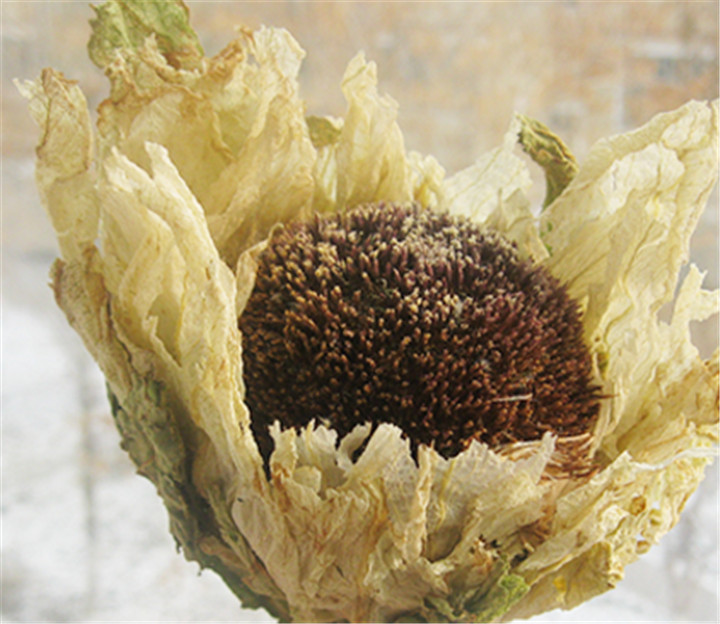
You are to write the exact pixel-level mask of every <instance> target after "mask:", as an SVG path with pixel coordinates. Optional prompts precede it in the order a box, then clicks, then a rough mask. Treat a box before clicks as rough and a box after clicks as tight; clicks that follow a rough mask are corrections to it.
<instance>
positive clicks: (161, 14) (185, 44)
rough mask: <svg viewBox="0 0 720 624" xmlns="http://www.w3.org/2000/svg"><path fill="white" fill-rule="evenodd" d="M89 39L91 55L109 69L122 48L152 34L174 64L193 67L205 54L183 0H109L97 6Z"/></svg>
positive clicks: (129, 46) (131, 47)
mask: <svg viewBox="0 0 720 624" xmlns="http://www.w3.org/2000/svg"><path fill="white" fill-rule="evenodd" d="M92 8H93V10H94V11H95V14H96V17H95V18H94V19H92V20H90V25H91V26H92V35H91V37H90V41H89V42H88V53H89V55H90V59H91V60H92V62H93V63H95V65H97V66H98V67H100V68H101V69H105V68H106V67H107V66H108V65H109V64H110V63H111V62H112V61H113V60H114V59H115V57H116V54H117V51H118V50H135V49H137V48H139V47H140V46H141V45H142V44H143V43H144V42H145V39H147V38H148V37H149V36H150V35H155V38H156V40H157V43H158V47H159V49H160V51H161V52H162V54H163V55H164V56H165V58H167V59H168V62H169V63H170V64H171V65H173V66H174V67H182V68H187V69H189V68H192V67H193V66H194V65H196V64H197V63H198V61H199V60H200V59H201V58H202V57H203V50H202V47H201V45H200V41H199V40H198V38H197V35H196V34H195V31H194V30H193V29H192V27H191V26H190V22H189V11H188V8H187V6H185V4H184V3H183V2H182V1H181V0H166V1H164V2H147V1H146V0H109V1H108V2H105V3H104V4H102V5H100V6H93V7H92Z"/></svg>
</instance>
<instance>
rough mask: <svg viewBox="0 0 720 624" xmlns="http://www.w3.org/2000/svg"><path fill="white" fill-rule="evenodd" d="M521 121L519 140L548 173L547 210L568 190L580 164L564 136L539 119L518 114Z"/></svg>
mask: <svg viewBox="0 0 720 624" xmlns="http://www.w3.org/2000/svg"><path fill="white" fill-rule="evenodd" d="M517 117H518V119H519V120H520V126H521V127H520V132H519V133H518V141H519V142H520V145H522V148H523V150H524V151H525V153H526V154H528V155H529V156H530V158H532V159H533V160H534V161H535V162H536V163H537V164H538V165H540V166H541V167H542V168H543V169H544V170H545V183H546V185H547V190H546V191H545V201H544V202H543V208H547V207H548V206H549V205H550V204H551V203H552V202H553V201H555V198H556V197H558V196H559V195H560V193H562V192H563V191H564V190H565V187H566V186H567V185H568V184H570V182H571V180H572V179H573V178H574V177H575V174H576V173H577V171H578V164H577V162H576V160H575V157H574V156H573V155H572V152H571V151H570V149H569V148H568V146H567V145H565V143H564V142H563V141H562V139H561V138H560V137H558V136H557V135H556V134H554V133H553V132H551V131H550V129H549V128H548V127H547V126H546V125H544V124H542V123H540V122H539V121H537V120H535V119H531V118H530V117H526V116H525V115H520V114H517Z"/></svg>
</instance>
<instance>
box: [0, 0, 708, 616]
mask: <svg viewBox="0 0 720 624" xmlns="http://www.w3.org/2000/svg"><path fill="white" fill-rule="evenodd" d="M189 4H190V10H191V18H192V22H193V24H194V25H195V27H196V28H197V30H198V31H199V33H200V37H201V40H202V42H203V45H204V46H205V49H206V51H207V52H208V53H209V54H214V53H216V52H218V51H219V50H220V49H221V48H222V46H223V45H224V43H226V42H227V41H228V40H229V39H230V38H231V37H232V35H233V29H234V26H235V25H238V24H241V23H244V24H246V25H248V26H250V27H257V26H259V25H260V24H262V23H265V24H268V25H274V26H284V27H286V28H287V29H288V30H290V31H291V32H292V33H293V35H294V36H295V37H296V38H297V39H298V41H299V42H300V44H301V45H302V46H303V47H304V48H305V49H306V50H307V53H308V55H307V58H306V62H305V64H304V66H303V70H302V73H301V84H302V89H303V93H304V97H305V98H306V101H307V105H308V112H309V113H322V114H336V115H341V114H343V111H344V103H343V100H342V96H341V92H340V89H339V83H340V79H341V77H342V74H343V71H344V68H345V65H346V64H347V62H348V61H349V60H350V58H352V56H353V55H354V54H355V53H356V52H357V51H358V50H364V51H365V53H366V55H367V57H368V58H370V59H372V60H374V61H376V62H377V64H378V67H379V80H380V89H381V90H382V91H384V92H387V93H389V94H390V95H391V96H392V97H393V98H394V99H395V100H397V101H398V103H399V105H400V116H399V122H400V125H401V127H402V129H403V131H404V133H405V137H406V144H407V147H408V148H409V149H416V150H419V151H421V152H423V153H432V154H434V155H435V156H436V157H438V159H439V160H440V162H441V163H442V164H443V165H444V166H445V167H446V169H447V170H448V172H453V171H456V170H458V169H460V168H462V167H464V166H467V165H468V164H470V163H471V162H472V160H473V159H474V158H475V157H477V156H478V155H479V154H481V153H482V152H484V151H486V150H488V149H491V148H492V147H494V146H495V145H496V144H497V142H498V141H499V140H500V138H501V136H502V134H503V133H504V131H505V129H506V128H507V125H508V123H509V121H510V118H511V115H512V112H513V111H515V110H517V111H520V112H523V113H525V114H528V115H530V116H533V117H536V118H538V119H540V120H542V121H544V122H545V123H547V124H548V125H550V126H551V128H553V129H554V130H555V131H557V132H558V133H559V134H561V136H563V138H564V139H565V140H566V141H567V143H568V144H569V146H570V147H571V149H572V150H573V151H574V152H575V154H576V155H577V156H578V158H579V159H580V160H582V158H583V156H585V155H586V154H587V152H588V150H589V148H590V146H591V145H592V144H593V142H594V141H595V140H597V139H598V138H600V137H602V136H605V135H608V134H613V133H617V132H620V131H622V130H626V129H629V128H632V127H634V126H637V125H639V124H641V123H643V122H645V121H647V120H648V119H649V118H650V117H651V116H652V115H654V114H655V113H657V112H660V111H663V110H668V109H671V108H674V107H676V106H679V105H680V104H682V103H683V102H685V101H687V100H688V99H693V98H696V99H708V98H717V97H718V3H717V2H714V1H713V2H690V1H688V2H571V1H567V2H559V1H558V2H532V3H531V2H484V3H479V2H475V3H473V2H464V3H461V2H445V3H439V2H427V3H411V2H392V3H391V2H374V3H369V2H365V3H350V2H342V3H340V2H335V3H331V2H312V3H311V2H272V3H271V2H224V3H218V2H191V3H189ZM0 11H1V12H2V15H1V17H2V20H1V21H2V24H1V29H2V30H1V37H2V152H1V153H2V254H3V266H2V271H3V285H2V290H3V292H2V294H3V304H2V312H3V319H2V324H3V340H2V349H3V380H2V381H3V384H2V408H3V421H2V427H3V436H2V468H3V472H2V488H3V489H2V520H3V540H2V583H3V593H2V605H0V608H1V609H2V615H3V617H4V619H5V621H37V620H40V621H67V620H73V621H76V620H82V621H109V620H116V621H117V620H130V621H138V620H143V619H145V620H163V621H170V620H182V621H208V620H210V621H230V620H237V619H245V620H251V619H253V618H262V617H263V615H262V614H261V613H260V614H258V613H253V612H242V611H240V610H239V609H238V607H237V604H236V602H235V600H234V598H233V597H232V595H231V594H230V592H229V591H227V590H226V589H225V588H224V587H223V586H222V584H221V582H220V581H219V580H218V579H217V578H216V577H214V576H213V575H212V574H211V573H207V574H203V575H202V576H201V577H200V578H197V577H196V571H197V569H196V567H195V566H194V565H193V564H188V563H186V562H184V560H183V559H182V557H181V556H178V555H176V554H175V552H174V550H173V545H172V541H171V539H170V537H169V535H168V534H167V531H166V529H165V523H166V519H165V514H164V511H163V509H162V507H161V505H160V503H159V501H158V499H157V497H156V496H155V494H154V492H153V491H152V487H151V486H150V484H149V483H147V482H145V481H144V480H142V479H140V478H139V477H136V476H134V475H133V474H132V467H131V464H130V462H129V460H128V459H127V458H126V457H125V455H124V454H123V453H122V452H121V451H120V450H119V448H118V445H117V442H118V438H117V435H116V434H115V432H114V430H113V424H112V421H111V419H110V417H109V414H108V408H107V405H106V401H105V397H104V391H103V385H102V379H101V378H100V376H99V374H98V373H97V370H96V368H95V366H94V364H93V363H92V362H91V361H89V360H88V358H87V356H86V355H85V353H84V351H83V349H82V348H81V346H80V344H79V340H78V339H77V338H76V337H75V336H74V335H73V334H72V332H70V330H69V329H68V328H67V326H66V324H65V321H64V319H63V318H62V316H61V315H60V313H59V312H58V311H57V310H56V309H55V307H54V304H53V302H52V299H51V296H50V292H49V290H48V289H47V287H46V282H47V278H46V275H47V271H48V268H49V265H50V263H51V261H52V258H53V257H54V255H55V253H56V251H55V243H54V238H53V236H52V233H51V229H50V227H49V225H48V222H47V221H46V219H45V216H44V213H43V211H42V208H41V207H40V205H39V201H38V197H37V193H36V191H35V189H34V185H33V149H34V144H35V142H36V140H37V131H36V129H35V127H34V126H33V124H32V122H31V120H30V117H29V115H28V113H27V110H26V105H25V103H24V101H22V99H21V98H20V97H19V95H18V94H17V92H16V90H15V89H14V87H13V85H12V79H13V78H14V77H19V78H34V77H35V76H37V74H38V73H39V72H40V70H41V69H42V68H43V67H44V66H48V65H52V66H53V67H55V68H56V69H60V70H62V71H63V72H64V73H65V74H66V75H67V76H68V77H71V78H75V79H77V80H79V81H80V83H81V85H82V87H83V89H84V90H85V91H86V93H87V94H88V97H89V100H90V103H91V105H92V106H93V107H94V106H96V105H97V104H98V103H99V102H100V101H101V99H102V98H103V97H104V96H105V94H106V89H107V86H106V82H105V79H104V77H103V76H102V74H101V72H100V71H99V70H97V69H96V68H95V67H94V66H93V65H92V64H91V63H90V62H89V61H88V60H87V57H86V53H85V44H86V42H87V39H88V36H89V32H90V31H89V26H88V24H87V20H88V19H89V18H90V17H91V11H90V10H89V8H88V6H87V3H86V2H84V1H83V2H8V1H6V0H5V1H2V2H1V3H0ZM535 173H536V177H537V180H538V191H537V197H536V198H535V199H536V200H537V201H540V199H541V197H542V186H541V177H542V176H541V175H540V172H539V171H535ZM717 250H718V201H717V192H716V193H715V194H714V195H713V198H712V199H711V202H710V204H709V207H708V210H707V211H706V212H705V214H704V216H703V218H702V221H701V224H700V227H699V229H698V232H697V233H696V235H695V237H694V239H693V247H692V257H693V260H694V261H696V262H697V263H698V264H699V265H700V266H701V268H703V269H706V270H707V271H708V275H707V280H706V284H707V285H708V286H709V287H717V282H718V262H717V254H718V251H717ZM694 332H695V335H696V337H697V340H698V343H699V344H700V346H701V349H702V351H703V352H704V353H705V354H709V353H710V352H711V351H712V349H713V348H714V346H715V345H716V344H717V319H714V320H713V321H711V322H708V323H705V324H703V325H702V326H698V327H695V328H694ZM717 483H718V479H717V463H716V465H715V466H714V467H713V468H712V469H711V470H710V471H709V477H708V479H706V481H705V483H704V484H703V486H702V488H701V490H700V491H699V492H698V493H697V494H696V495H695V496H694V497H693V498H692V499H691V501H690V503H689V509H688V511H687V513H686V514H685V516H684V518H683V520H682V521H681V523H680V525H679V526H678V527H677V528H676V529H675V530H673V532H671V534H670V535H668V536H667V537H666V539H665V540H664V541H663V543H662V544H661V545H660V546H658V547H656V548H655V549H653V550H652V551H651V552H650V553H649V554H648V555H647V556H646V557H644V558H643V559H642V560H640V561H639V562H637V563H635V564H633V565H632V566H630V567H629V569H628V571H627V579H626V580H625V581H624V582H623V583H621V585H620V587H619V589H617V590H615V591H614V592H610V593H609V594H606V595H605V596H602V597H600V598H598V599H596V600H594V601H592V602H590V603H589V604H587V605H585V606H583V607H581V608H580V609H578V610H576V611H573V612H570V613H566V614H563V613H551V614H549V615H547V616H545V617H544V618H543V619H547V620H566V621H587V620H589V619H597V620H600V621H618V620H634V621H641V620H650V621H666V620H670V621H680V620H693V621H717V618H718V607H717V604H718V602H717V583H718V558H717V548H718V547H717V526H718V520H717V515H718V511H717Z"/></svg>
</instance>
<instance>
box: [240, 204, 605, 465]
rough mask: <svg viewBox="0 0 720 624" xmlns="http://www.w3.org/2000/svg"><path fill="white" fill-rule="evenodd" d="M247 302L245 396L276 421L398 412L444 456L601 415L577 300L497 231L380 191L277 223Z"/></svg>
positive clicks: (566, 431)
mask: <svg viewBox="0 0 720 624" xmlns="http://www.w3.org/2000/svg"><path fill="white" fill-rule="evenodd" d="M258 263H259V266H258V271H257V278H256V283H255V287H254V290H253V292H252V295H251V296H250V299H249V300H248V303H247V306H246V308H245V311H244V312H243V314H242V316H241V317H240V321H239V324H240V330H241V332H242V335H243V360H244V376H245V381H246V386H247V395H246V402H247V404H248V407H249V408H250V411H251V418H252V426H253V431H254V434H255V436H256V439H257V440H258V443H259V446H260V449H261V452H262V453H263V455H264V456H265V457H266V458H267V457H268V455H269V454H270V452H271V450H272V441H271V439H270V437H269V434H268V426H269V425H271V424H272V423H273V422H274V421H275V420H279V421H280V423H281V424H282V425H283V426H288V427H290V426H295V427H302V426H304V425H307V424H308V423H309V422H311V421H312V420H315V422H317V423H323V424H326V425H327V426H329V427H331V428H333V429H334V430H336V431H337V432H338V434H339V435H340V436H343V435H345V434H347V433H349V432H350V431H351V430H352V429H353V428H354V427H355V426H356V425H360V424H363V423H366V422H370V423H372V425H373V426H377V425H379V424H380V423H392V424H394V425H397V426H398V427H399V428H400V429H402V431H403V432H404V434H405V435H406V436H407V437H408V438H409V439H410V441H411V443H412V446H413V448H414V449H416V448H417V445H419V444H426V445H428V446H432V447H434V448H435V450H436V451H438V452H439V453H440V454H441V455H443V456H444V457H448V458H449V457H452V456H454V455H456V454H457V453H459V452H461V451H462V450H464V449H465V448H467V446H468V445H469V444H470V442H471V441H472V440H478V441H481V442H485V443H487V444H488V445H489V446H491V447H492V448H497V447H501V446H503V445H505V444H508V443H512V442H517V441H526V440H536V439H539V438H541V437H542V436H543V434H544V433H545V432H547V431H551V432H553V433H556V434H558V435H561V436H571V435H577V434H581V433H584V432H586V431H589V430H590V429H591V428H592V426H593V424H594V422H595V420H596V417H597V414H598V408H599V403H598V389H597V386H595V385H593V383H592V373H591V363H590V357H589V354H588V350H587V348H586V346H585V344H584V342H583V337H582V324H581V321H580V312H579V310H578V306H577V304H576V303H575V302H574V301H573V300H571V299H570V298H569V297H568V295H567V293H566V291H565V289H564V288H563V287H562V285H561V284H560V283H559V282H558V281H557V280H556V279H555V278H553V277H552V276H551V275H550V274H549V273H548V272H547V271H546V270H545V269H544V268H542V267H540V266H538V265H536V264H534V263H532V262H531V261H530V260H523V259H521V258H520V257H519V256H518V254H517V252H516V251H515V248H514V247H513V246H512V245H511V244H510V243H509V242H507V241H506V240H505V239H503V238H502V237H501V236H500V235H499V234H496V233H493V232H490V231H485V230H483V229H481V228H480V227H478V226H477V225H475V224H473V223H471V222H470V221H468V220H464V219H459V218H454V217H451V216H449V215H447V214H440V213H436V212H432V211H429V210H423V209H420V208H418V207H416V206H402V205H394V204H384V203H381V204H373V205H366V206H361V207H359V208H355V209H352V210H349V211H347V212H344V213H341V214H336V215H333V216H327V217H323V216H316V217H315V218H314V219H313V220H312V221H310V222H308V223H295V224H291V225H287V226H284V227H281V228H278V229H277V230H275V231H274V232H273V234H272V235H271V237H270V239H269V241H268V245H267V247H266V248H265V249H264V250H263V252H262V253H261V254H260V256H259V258H258Z"/></svg>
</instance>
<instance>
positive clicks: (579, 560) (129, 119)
mask: <svg viewBox="0 0 720 624" xmlns="http://www.w3.org/2000/svg"><path fill="white" fill-rule="evenodd" d="M96 13H97V15H96V18H95V20H94V21H93V35H92V39H91V41H90V45H89V51H90V55H91V58H92V60H93V61H94V62H95V63H96V64H97V65H98V66H100V67H101V68H102V69H103V70H104V71H105V73H106V75H107V77H108V78H109V80H110V85H111V89H110V95H109V97H108V98H107V99H106V100H105V101H104V102H103V103H102V104H101V105H100V107H99V110H98V117H97V128H96V130H94V129H93V127H92V123H91V119H90V114H89V112H88V109H87V104H86V101H85V98H84V96H83V94H82V92H81V90H80V88H79V87H78V86H77V85H76V84H75V83H73V82H72V81H70V80H68V79H66V78H65V77H64V76H63V75H62V74H60V73H59V72H56V71H54V70H51V69H48V70H45V71H44V72H43V73H42V75H41V77H40V78H39V79H37V80H36V81H33V82H26V83H24V84H22V85H19V86H20V89H21V90H22V91H23V93H24V94H25V95H26V96H27V97H28V98H29V100H30V109H31V113H32V115H33V117H34V118H35V120H36V121H37V123H38V125H39V126H40V128H41V140H40V143H39V145H38V149H37V183H38V188H39V190H40V194H41V197H42V200H43V202H44V204H45V206H46V208H47V210H48V213H49V215H50V218H51V220H52V224H53V226H54V229H55V231H56V233H57V238H58V243H59V248H60V253H61V257H60V258H59V259H58V260H57V261H56V262H55V264H54V266H53V269H52V286H53V289H54V292H55V297H56V300H57V303H58V305H59V306H60V307H61V308H62V310H63V311H64V312H65V314H66V316H67V318H68V320H69V322H70V324H71V325H72V326H73V328H74V329H75V330H76V331H77V332H78V333H79V334H80V336H81V337H82V338H83V340H84V343H85V345H86V347H87V349H88V350H89V351H90V353H91V354H92V355H93V357H94V358H95V360H96V361H97V362H98V364H99V366H100V367H101V369H102V371H103V373H104V375H105V377H106V380H107V386H108V392H109V397H110V403H111V407H112V412H113V416H114V418H115V421H116V423H117V427H118V430H119V432H120V435H121V438H122V445H123V447H124V448H125V449H126V450H127V452H128V453H129V455H130V457H131V458H132V460H133V462H134V463H135V464H136V465H137V467H138V471H139V472H140V474H142V475H144V476H146V477H147V478H149V479H150V480H151V481H152V482H153V483H154V484H155V486H156V487H157V491H158V494H159V495H160V496H161V497H162V499H163V501H164V503H165V505H166V507H167V510H168V513H169V518H170V530H171V532H172V534H173V535H174V537H175V539H176V540H177V543H178V545H179V546H180V547H181V548H182V550H183V552H184V554H185V556H186V557H187V558H188V559H191V560H196V561H198V562H199V563H200V564H201V565H202V566H203V567H207V568H211V569H213V570H215V571H216V572H217V573H218V574H219V575H220V576H221V577H222V578H223V579H224V581H225V582H226V583H227V585H228V586H229V588H230V589H231V590H232V591H233V592H235V594H236V595H237V596H238V597H239V599H240V600H241V602H242V604H243V605H244V606H246V607H263V608H265V609H267V611H268V612H270V613H271V614H272V615H274V616H276V617H278V618H279V619H283V620H295V621H468V620H475V621H503V620H505V621H506V620H511V619H516V618H528V617H531V616H533V615H535V614H538V613H541V612H543V611H546V610H549V609H554V608H565V609H569V608H572V607H574V606H576V605H578V604H580V603H582V602H583V601H585V600H588V599H590V598H592V597H593V596H596V595H598V594H600V593H602V592H604V591H606V590H608V589H611V588H612V587H614V586H615V585H616V584H617V583H618V582H619V581H620V580H621V578H622V574H623V569H624V567H625V565H627V564H628V563H630V562H632V561H633V560H635V559H636V558H637V557H638V556H639V555H641V554H642V553H644V552H645V551H646V550H647V549H648V548H649V547H650V546H651V545H653V544H654V543H656V542H657V541H658V539H659V538H660V537H661V536H662V535H663V534H664V533H666V532H667V531H668V530H669V529H670V528H671V527H672V526H673V525H674V524H675V523H676V522H677V521H678V519H679V514H680V512H681V510H682V508H683V506H684V504H685V503H686V501H687V500H688V497H689V496H690V495H691V493H692V492H693V491H694V490H695V488H696V487H697V485H698V483H699V482H700V481H701V479H702V478H703V472H704V469H705V467H706V466H707V465H708V463H709V462H711V461H712V458H713V453H714V445H715V443H716V441H717V424H718V411H717V408H718V357H717V354H716V355H715V356H713V357H712V358H711V359H710V360H708V361H705V360H703V359H702V358H701V357H700V356H699V354H698V351H697V349H696V347H695V346H693V344H692V342H691V339H690V334H689V324H690V322H692V321H696V320H701V319H705V318H707V317H709V316H711V315H712V314H715V313H716V312H717V295H716V293H711V292H708V291H706V290H704V289H703V288H702V285H701V282H702V279H703V276H702V273H701V272H700V270H699V269H698V268H696V267H695V266H690V267H689V270H688V271H687V273H686V276H685V277H684V279H683V280H682V283H681V284H680V285H679V288H677V285H678V278H679V274H680V270H681V268H682V267H683V265H684V264H685V263H686V262H687V257H688V248H689V238H690V235H691V233H692V231H693V229H694V227H695V225H696V223H697V220H698V218H699V215H700V214H701V212H702V210H703V207H704V205H705V203H706V201H707V199H708V196H709V194H710V192H711V190H712V188H713V186H714V184H715V177H716V173H717V150H716V146H717V117H718V107H717V103H712V104H709V103H702V102H690V103H688V104H687V105H685V106H683V107H681V108H679V109H677V110H675V111H672V112H669V113H665V114H661V115H658V116H657V117H655V118H654V119H652V120H651V121H650V122H649V123H648V124H646V125H645V126H643V127H642V128H640V129H638V130H634V131H632V132H629V133H627V134H623V135H620V136H615V137H612V138H609V139H605V140H602V141H600V142H599V143H598V144H596V145H595V147H594V148H593V149H592V150H591V152H590V154H589V156H588V157H587V159H586V160H585V161H584V162H583V163H581V164H577V163H576V162H575V160H574V158H573V156H572V154H571V153H570V152H569V150H568V149H567V147H566V146H565V145H564V144H563V143H562V141H561V140H560V139H559V138H557V137H556V136H554V135H553V134H552V133H551V132H550V131H549V130H548V129H547V128H545V127H544V126H542V125H540V124H538V123H536V122H534V121H532V120H530V119H527V118H525V117H523V116H521V115H516V116H515V117H514V119H513V121H512V123H511V125H510V129H509V130H508V132H507V134H506V136H505V139H504V140H503V142H502V144H501V145H499V146H498V147H497V148H495V149H493V150H492V151H490V152H489V153H487V154H485V155H483V156H481V157H480V158H479V159H478V160H477V161H476V162H475V163H474V164H472V165H470V166H469V167H467V168H466V169H464V170H462V171H460V172H459V173H457V174H455V175H452V176H446V175H445V172H444V170H443V168H442V167H441V165H440V164H439V163H438V162H437V161H436V160H435V159H434V158H433V157H431V156H425V157H424V156H421V155H419V154H417V153H414V152H409V153H408V152H407V151H406V149H405V147H404V144H403V136H402V133H401V131H400V129H399V127H398V125H397V122H396V105H395V103H394V102H393V100H392V99H390V98H389V97H386V96H383V95H380V94H379V93H378V91H377V86H376V68H375V66H374V65H373V64H372V63H368V62H366V60H365V59H364V57H363V56H362V55H359V56H357V57H355V58H354V59H352V60H351V62H350V63H349V65H348V67H347V71H346V73H345V76H344V79H343V81H342V85H341V88H342V91H343V94H344V96H345V98H346V100H347V112H346V114H345V116H344V117H343V118H341V119H338V118H331V117H307V116H306V115H305V110H304V105H303V101H302V99H301V97H300V95H299V85H298V79H297V77H298V71H299V68H300V64H301V60H302V57H303V51H302V50H301V48H300V47H299V45H298V44H297V43H296V42H295V41H294V40H293V38H292V37H291V36H290V34H288V33H287V32H286V31H284V30H282V29H271V28H261V29H260V30H258V31H256V32H249V31H241V32H240V33H239V36H238V38H237V39H236V40H235V41H233V42H231V43H230V44H229V45H228V46H227V47H226V48H225V49H224V50H222V51H221V52H220V53H219V54H218V55H216V56H214V57H212V58H206V57H205V56H204V54H203V52H202V49H201V47H200V45H199V43H198V40H197V37H196V35H195V33H194V32H193V31H192V29H191V28H190V26H189V23H188V14H187V10H186V8H185V7H184V5H182V4H181V3H175V2H168V3H162V4H160V3H143V2H124V3H120V2H115V1H111V2H108V3H106V4H104V5H102V6H100V7H98V8H96ZM518 141H519V142H520V144H521V145H522V147H523V148H524V149H525V150H526V151H527V152H528V153H529V154H530V155H531V156H532V158H533V159H534V160H535V161H536V162H537V163H539V164H540V165H541V166H542V167H543V168H544V169H545V172H546V177H547V190H548V194H547V198H546V202H545V206H544V207H543V210H542V211H541V212H540V213H539V214H538V213H537V211H533V210H532V209H531V208H532V207H531V205H530V201H529V200H528V199H527V194H528V190H529V188H530V186H531V181H530V175H529V172H528V168H527V165H526V161H525V160H523V159H522V158H521V157H520V156H519V155H518V153H517V152H518V149H519V148H518ZM291 286H292V288H291ZM669 303H672V315H671V319H670V320H668V321H664V320H660V319H659V318H658V312H659V310H660V308H662V307H663V306H665V305H666V304H669ZM413 341H414V342H413ZM443 341H444V342H443ZM414 415H416V416H417V417H416V418H414Z"/></svg>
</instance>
